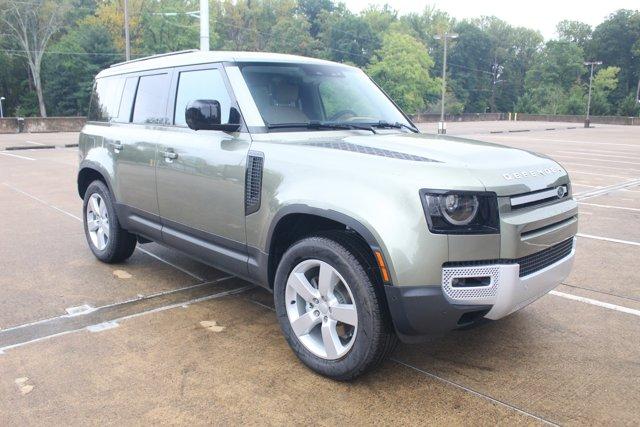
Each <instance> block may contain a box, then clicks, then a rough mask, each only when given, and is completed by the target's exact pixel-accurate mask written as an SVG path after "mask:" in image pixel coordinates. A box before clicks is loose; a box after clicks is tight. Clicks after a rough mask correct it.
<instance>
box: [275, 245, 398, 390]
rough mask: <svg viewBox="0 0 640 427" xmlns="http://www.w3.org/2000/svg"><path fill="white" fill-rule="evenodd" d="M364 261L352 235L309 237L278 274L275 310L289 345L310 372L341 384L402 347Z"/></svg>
mask: <svg viewBox="0 0 640 427" xmlns="http://www.w3.org/2000/svg"><path fill="white" fill-rule="evenodd" d="M365 258H366V255H364V251H363V250H362V248H361V247H360V245H359V242H357V241H355V237H352V236H350V235H348V234H347V233H338V234H336V235H333V236H328V237H327V236H316V237H309V238H307V239H304V240H301V241H299V242H298V243H296V244H294V245H293V246H292V247H291V248H289V249H288V250H287V251H286V253H285V254H284V255H283V257H282V260H281V261H280V264H279V266H278V270H277V272H276V280H275V289H274V299H275V306H276V311H277V314H278V320H279V322H280V326H281V328H282V331H283V333H284V335H285V337H286V339H287V341H288V343H289V345H290V346H291V348H292V349H293V351H294V353H295V354H296V356H298V358H299V359H300V360H301V361H302V362H303V363H304V364H305V365H307V366H308V367H309V368H311V369H312V370H314V371H316V372H318V373H320V374H322V375H325V376H328V377H331V378H334V379H338V380H349V379H353V378H355V377H357V376H359V375H362V374H363V373H365V372H366V371H368V370H370V369H372V368H374V367H375V366H376V365H378V364H379V363H381V362H382V361H383V360H384V359H385V358H386V357H387V355H388V354H389V353H390V352H391V351H392V350H393V348H394V347H395V344H396V342H397V338H396V336H395V334H394V333H393V331H392V330H391V327H390V325H389V322H388V319H387V315H386V309H385V305H384V300H383V297H382V294H381V292H379V291H380V290H378V292H376V288H375V286H380V285H378V284H377V281H376V280H375V278H374V277H372V275H371V273H370V269H369V268H368V265H367V262H366V259H365ZM367 272H369V273H367Z"/></svg>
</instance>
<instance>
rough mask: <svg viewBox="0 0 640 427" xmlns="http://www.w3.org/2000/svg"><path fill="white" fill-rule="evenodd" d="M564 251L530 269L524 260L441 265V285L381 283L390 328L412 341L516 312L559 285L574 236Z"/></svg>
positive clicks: (570, 260) (572, 249)
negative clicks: (469, 283) (475, 282)
mask: <svg viewBox="0 0 640 427" xmlns="http://www.w3.org/2000/svg"><path fill="white" fill-rule="evenodd" d="M566 243H567V244H570V245H571V246H570V247H566V252H563V254H564V256H563V257H562V258H560V259H558V260H557V261H555V262H552V263H549V262H547V264H546V265H545V266H544V267H543V268H540V269H537V270H536V271H535V272H532V273H530V274H526V275H521V274H520V271H521V268H523V272H525V273H528V270H524V268H526V267H527V266H526V265H525V264H524V263H521V264H522V265H521V264H518V263H508V262H504V263H502V262H501V261H500V260H498V262H489V261H487V262H486V263H483V262H474V263H473V265H458V266H445V267H443V269H442V284H441V286H410V287H403V286H385V291H386V295H387V302H388V304H389V310H390V312H391V317H392V319H393V323H394V327H395V329H396V332H397V333H398V336H399V337H400V339H401V340H402V341H404V342H418V341H423V340H424V339H426V338H428V337H430V336H436V335H441V334H443V333H445V332H447V331H450V330H452V329H457V328H461V327H467V326H470V325H472V324H475V323H479V322H480V321H482V320H484V319H489V320H497V319H500V318H502V317H505V316H507V315H509V314H511V313H513V312H514V311H517V310H519V309H521V308H523V307H525V306H527V305H528V304H530V303H532V302H533V301H535V300H536V299H538V298H540V297H541V296H543V295H544V294H546V293H548V292H549V291H551V290H552V289H553V288H555V287H556V286H557V285H558V284H560V283H561V282H562V281H563V280H564V279H565V278H566V277H567V276H568V275H569V273H570V271H571V267H572V265H573V259H574V257H575V238H572V239H571V240H570V241H567V242H566ZM466 277H482V278H485V280H486V282H487V284H486V285H484V286H478V287H456V286H454V285H453V284H454V279H456V278H466Z"/></svg>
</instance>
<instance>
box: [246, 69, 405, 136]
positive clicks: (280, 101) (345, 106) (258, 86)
mask: <svg viewBox="0 0 640 427" xmlns="http://www.w3.org/2000/svg"><path fill="white" fill-rule="evenodd" d="M240 70H241V72H242V75H243V77H244V79H245V82H246V84H247V87H248V88H249V91H250V92H251V95H252V97H253V100H254V102H255V104H256V106H257V107H258V110H259V112H260V115H261V116H262V119H263V120H264V122H265V124H266V125H267V127H268V128H271V129H286V128H296V127H306V128H308V129H315V130H317V129H363V128H364V129H371V128H372V127H381V128H384V127H391V128H407V129H410V130H412V131H413V130H414V128H413V126H412V125H411V124H410V123H409V122H408V121H407V120H406V118H405V117H404V115H403V114H402V113H401V112H400V111H399V110H398V108H397V107H396V106H395V105H394V104H393V103H392V102H391V101H390V100H389V99H388V98H387V96H386V95H385V94H384V93H383V92H382V91H381V90H380V89H379V88H378V87H377V86H376V85H375V84H374V83H373V82H372V81H371V80H370V79H369V78H368V77H367V76H366V75H365V74H364V73H363V72H362V71H360V70H358V69H356V68H351V67H346V66H332V65H318V64H279V63H278V64H272V63H265V64H260V63H248V64H242V65H240ZM374 132H375V131H374Z"/></svg>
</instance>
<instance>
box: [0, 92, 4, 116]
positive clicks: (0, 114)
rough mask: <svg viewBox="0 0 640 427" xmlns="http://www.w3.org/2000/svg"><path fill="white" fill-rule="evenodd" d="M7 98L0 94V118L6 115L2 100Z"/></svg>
mask: <svg viewBox="0 0 640 427" xmlns="http://www.w3.org/2000/svg"><path fill="white" fill-rule="evenodd" d="M4 100H5V97H4V96H0V119H2V118H3V117H4V113H3V112H2V101H4Z"/></svg>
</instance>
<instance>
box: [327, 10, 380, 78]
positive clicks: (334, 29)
mask: <svg viewBox="0 0 640 427" xmlns="http://www.w3.org/2000/svg"><path fill="white" fill-rule="evenodd" d="M321 22H322V31H321V33H320V40H321V42H322V44H323V46H324V48H325V56H326V57H327V58H329V59H332V60H334V61H338V62H348V63H351V64H356V65H358V66H360V67H363V66H365V65H366V64H367V63H368V62H369V61H370V59H371V57H372V55H373V52H374V51H375V50H376V49H378V48H379V47H380V36H379V35H377V34H375V33H374V31H373V29H372V28H371V25H369V23H368V22H367V21H365V20H364V19H363V18H362V17H360V16H356V15H354V14H353V13H351V12H350V11H349V10H347V9H346V7H345V6H344V5H342V4H341V5H340V6H339V7H337V8H336V9H335V10H334V11H333V12H331V13H326V12H325V13H323V15H322V18H321Z"/></svg>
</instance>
